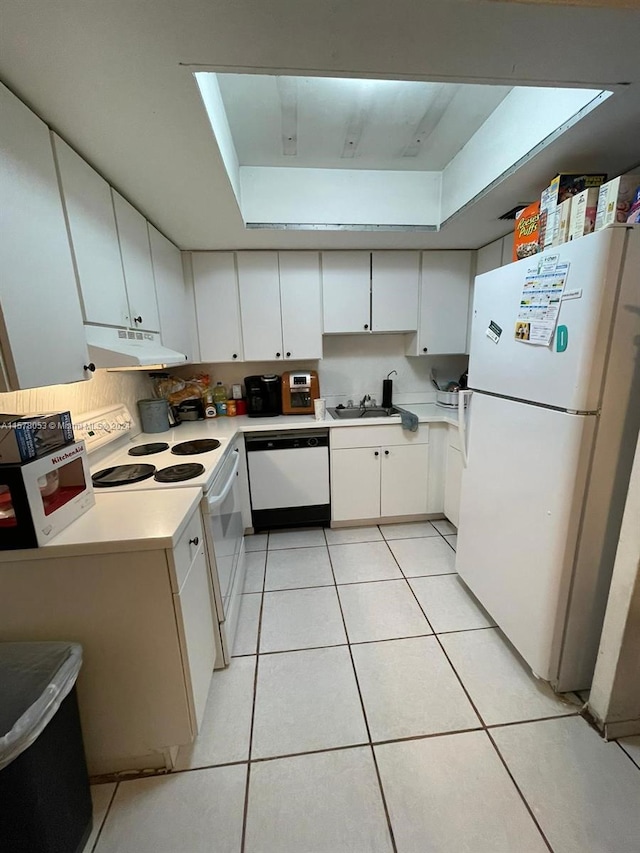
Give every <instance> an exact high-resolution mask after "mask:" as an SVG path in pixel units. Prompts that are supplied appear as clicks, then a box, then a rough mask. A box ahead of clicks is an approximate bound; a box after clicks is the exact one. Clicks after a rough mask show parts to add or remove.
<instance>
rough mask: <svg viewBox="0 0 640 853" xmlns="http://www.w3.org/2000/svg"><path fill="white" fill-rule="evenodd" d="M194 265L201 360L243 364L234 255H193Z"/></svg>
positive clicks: (217, 253) (192, 261) (223, 253)
mask: <svg viewBox="0 0 640 853" xmlns="http://www.w3.org/2000/svg"><path fill="white" fill-rule="evenodd" d="M191 265H192V269H193V286H194V291H195V300H196V322H197V327H198V339H199V341H200V359H201V360H202V361H243V360H244V354H243V351H242V334H241V331H240V305H239V303H238V280H237V275H236V262H235V255H234V253H233V252H192V253H191Z"/></svg>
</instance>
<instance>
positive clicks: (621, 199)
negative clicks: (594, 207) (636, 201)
mask: <svg viewBox="0 0 640 853" xmlns="http://www.w3.org/2000/svg"><path fill="white" fill-rule="evenodd" d="M638 186H640V175H621V176H620V177H618V178H614V179H613V180H612V181H609V182H608V183H606V184H603V185H602V186H601V187H600V193H599V195H598V213H597V214H596V231H600V229H601V228H606V227H607V225H613V224H614V223H615V222H626V221H627V217H628V216H629V211H630V210H631V205H632V203H633V198H634V195H635V192H636V190H637V189H638Z"/></svg>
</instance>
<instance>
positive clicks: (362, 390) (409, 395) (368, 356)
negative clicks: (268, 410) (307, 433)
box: [174, 335, 468, 406]
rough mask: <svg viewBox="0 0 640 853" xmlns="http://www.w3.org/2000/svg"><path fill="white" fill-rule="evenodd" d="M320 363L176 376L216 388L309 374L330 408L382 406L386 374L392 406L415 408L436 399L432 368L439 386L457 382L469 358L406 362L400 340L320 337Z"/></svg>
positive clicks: (230, 367) (187, 371)
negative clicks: (371, 402) (266, 376)
mask: <svg viewBox="0 0 640 853" xmlns="http://www.w3.org/2000/svg"><path fill="white" fill-rule="evenodd" d="M323 350H324V358H322V359H321V360H320V361H287V362H273V361H270V362H243V363H241V364H208V365H201V366H198V367H195V368H194V367H191V368H189V367H183V368H180V369H179V370H175V371H174V372H175V373H178V374H179V375H181V376H189V375H193V374H194V373H197V372H201V371H206V372H208V373H209V375H210V377H211V379H212V380H213V381H214V382H215V381H218V380H221V381H222V382H224V383H225V385H231V384H232V383H242V382H243V381H244V377H245V376H250V375H252V374H255V373H258V374H259V373H282V372H283V371H284V370H301V369H307V370H310V369H314V370H317V371H318V375H319V378H320V393H321V394H322V396H323V397H325V398H326V399H327V403H328V405H330V406H333V405H337V404H338V403H346V402H347V400H348V399H353V400H354V401H356V402H358V401H359V400H360V399H361V398H362V397H363V395H364V394H370V395H371V397H375V398H376V399H377V401H378V403H380V402H381V401H382V380H383V379H384V378H385V377H386V375H387V373H389V372H390V371H391V370H397V371H398V375H397V376H393V377H392V379H393V388H394V394H393V399H394V402H396V403H399V404H402V403H418V402H427V401H432V400H434V399H435V389H434V387H433V385H432V384H431V380H430V378H429V372H430V370H431V369H432V368H433V369H434V370H435V371H436V374H437V377H438V379H439V381H440V382H441V383H444V382H446V381H448V380H452V379H453V380H456V381H457V380H458V378H459V377H460V374H461V373H462V372H463V371H464V370H465V369H466V366H467V362H468V357H467V356H465V355H455V356H431V357H429V356H426V357H420V358H408V357H407V356H405V339H404V335H325V336H324V337H323Z"/></svg>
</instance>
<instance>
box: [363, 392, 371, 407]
mask: <svg viewBox="0 0 640 853" xmlns="http://www.w3.org/2000/svg"><path fill="white" fill-rule="evenodd" d="M369 402H371V396H370V395H369V394H365V395H364V397H363V398H362V400H360V408H361V409H364V408H365V406H366V405H367V403H369Z"/></svg>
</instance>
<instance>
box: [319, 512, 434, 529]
mask: <svg viewBox="0 0 640 853" xmlns="http://www.w3.org/2000/svg"><path fill="white" fill-rule="evenodd" d="M443 518H444V515H443V514H442V513H441V512H430V513H421V514H420V515H392V516H386V517H384V516H383V517H380V518H354V519H352V520H350V521H332V522H331V525H330V526H331V527H332V528H334V529H336V530H337V529H338V528H339V527H371V526H373V525H375V524H407V523H410V522H412V521H439V520H440V519H443Z"/></svg>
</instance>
